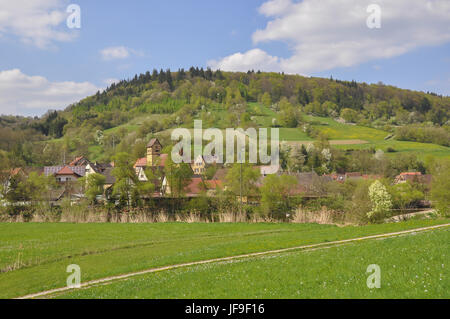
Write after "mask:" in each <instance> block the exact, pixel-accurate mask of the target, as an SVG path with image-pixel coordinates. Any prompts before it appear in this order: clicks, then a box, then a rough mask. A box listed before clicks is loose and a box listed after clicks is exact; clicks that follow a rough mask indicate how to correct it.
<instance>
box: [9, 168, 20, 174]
mask: <svg viewBox="0 0 450 319" xmlns="http://www.w3.org/2000/svg"><path fill="white" fill-rule="evenodd" d="M20 171H22V168H20V167H17V168H13V169H11V173H10V174H11V176H16V175H17V174H19V173H20Z"/></svg>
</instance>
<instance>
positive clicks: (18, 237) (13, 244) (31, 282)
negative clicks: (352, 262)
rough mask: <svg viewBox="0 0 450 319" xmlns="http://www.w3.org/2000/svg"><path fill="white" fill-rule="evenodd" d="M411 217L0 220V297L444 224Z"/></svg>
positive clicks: (445, 221) (439, 221) (441, 221)
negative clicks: (78, 272)
mask: <svg viewBox="0 0 450 319" xmlns="http://www.w3.org/2000/svg"><path fill="white" fill-rule="evenodd" d="M448 222H449V220H423V221H420V220H411V221H408V222H402V223H396V224H382V225H369V226H363V227H356V226H347V227H337V226H330V225H316V224H183V223H165V224H6V223H5V224H0V270H1V272H0V298H11V297H18V296H22V295H26V294H30V293H35V292H39V291H43V290H48V289H53V288H58V287H63V286H65V282H66V278H67V275H68V274H67V273H66V267H67V266H68V265H69V264H78V265H80V267H81V269H82V281H89V280H93V279H98V278H103V277H107V276H112V275H118V274H124V273H129V272H133V271H139V270H143V269H149V268H154V267H161V266H166V265H173V264H179V263H185V262H192V261H199V260H205V259H211V258H220V257H226V256H235V255H240V254H245V253H252V252H259V251H267V250H272V249H280V248H286V247H295V246H299V245H305V244H313V243H321V242H329V241H335V240H340V239H347V238H357V237H361V236H365V235H373V234H380V233H388V232H395V231H400V230H404V229H412V228H418V227H423V226H430V225H436V224H442V223H448Z"/></svg>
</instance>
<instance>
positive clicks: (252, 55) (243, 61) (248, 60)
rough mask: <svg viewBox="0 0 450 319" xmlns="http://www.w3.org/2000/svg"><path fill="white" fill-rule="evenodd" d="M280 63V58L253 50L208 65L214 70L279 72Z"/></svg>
mask: <svg viewBox="0 0 450 319" xmlns="http://www.w3.org/2000/svg"><path fill="white" fill-rule="evenodd" d="M279 63H280V61H279V58H277V57H273V56H271V55H269V54H267V53H266V52H264V51H263V50H260V49H253V50H250V51H247V52H245V53H235V54H233V55H230V56H227V57H226V58H223V59H221V60H220V61H216V60H211V61H208V65H209V66H211V67H212V68H213V69H221V70H226V71H243V70H245V71H248V70H260V71H278V69H279Z"/></svg>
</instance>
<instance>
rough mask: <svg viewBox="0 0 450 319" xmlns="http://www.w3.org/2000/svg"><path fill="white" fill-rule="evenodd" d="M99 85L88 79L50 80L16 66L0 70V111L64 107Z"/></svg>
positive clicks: (33, 110) (34, 113) (28, 111)
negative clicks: (72, 80)
mask: <svg viewBox="0 0 450 319" xmlns="http://www.w3.org/2000/svg"><path fill="white" fill-rule="evenodd" d="M98 90H101V89H100V88H98V87H96V86H95V85H94V84H92V83H89V82H71V81H68V82H50V81H49V80H47V79H46V78H45V77H42V76H29V75H26V74H24V73H22V72H21V71H20V70H19V69H12V70H6V71H0V114H33V115H36V114H42V113H44V112H45V111H47V110H48V109H63V108H65V107H67V106H68V105H70V104H72V103H74V102H77V101H79V100H81V99H82V98H85V97H86V96H88V95H91V94H94V93H95V92H97V91H98Z"/></svg>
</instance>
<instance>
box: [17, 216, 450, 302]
mask: <svg viewBox="0 0 450 319" xmlns="http://www.w3.org/2000/svg"><path fill="white" fill-rule="evenodd" d="M449 226H450V223H447V224H442V225H435V226H428V227H421V228H414V229H408V230H402V231H398V232H393V233H385V234H378V235H370V236H364V237H358V238H350V239H343V240H336V241H330V242H323V243H318V244H310V245H303V246H296V247H289V248H281V249H275V250H268V251H262V252H256V253H248V254H241V255H236V256H229V257H220V258H213V259H207V260H200V261H193V262H188V263H182V264H176V265H169V266H163V267H157V268H150V269H146V270H141V271H136V272H132V273H127V274H123V275H116V276H110V277H105V278H101V279H94V280H90V281H87V282H84V283H81V285H80V287H79V288H70V287H62V288H56V289H51V290H46V291H41V292H38V293H33V294H28V295H25V296H21V297H17V298H15V299H33V298H42V297H44V298H45V297H46V296H51V295H55V294H60V293H63V292H66V291H70V290H75V289H80V288H89V287H92V286H96V285H106V284H110V283H112V282H114V281H118V280H124V279H128V278H131V277H135V276H140V275H145V274H150V273H155V272H160V271H165V270H171V269H177V268H183V267H190V266H197V265H203V264H210V263H218V262H224V261H231V260H236V259H244V258H252V257H259V256H264V255H271V254H279V253H284V252H290V251H295V250H301V251H310V250H317V249H323V248H331V247H334V246H339V245H342V244H346V243H351V242H358V241H363V240H370V239H383V238H389V237H397V236H402V235H407V234H411V233H417V232H423V231H429V230H434V229H439V228H444V227H449Z"/></svg>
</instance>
